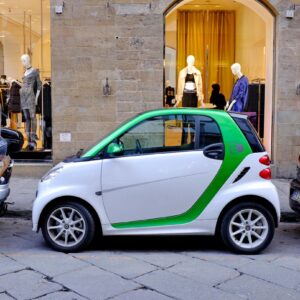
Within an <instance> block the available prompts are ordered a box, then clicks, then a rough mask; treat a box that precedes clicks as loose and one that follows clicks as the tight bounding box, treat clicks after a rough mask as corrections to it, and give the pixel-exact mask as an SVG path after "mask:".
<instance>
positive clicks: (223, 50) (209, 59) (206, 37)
mask: <svg viewBox="0 0 300 300" xmlns="http://www.w3.org/2000/svg"><path fill="white" fill-rule="evenodd" d="M177 28H178V29H177V75H178V73H179V71H180V70H181V69H183V68H184V67H185V66H186V57H187V56H188V55H194V56H195V59H196V62H195V66H196V68H198V69H199V70H200V71H201V73H202V82H203V94H204V96H205V101H206V102H208V101H209V97H210V92H211V85H212V84H213V83H219V84H220V86H221V92H222V93H223V94H224V95H225V97H226V99H228V98H229V97H230V94H231V89H232V84H233V76H232V73H231V70H230V66H231V65H232V64H233V63H234V59H235V12H233V11H208V10H205V11H203V10H201V11H179V12H178V19H177Z"/></svg>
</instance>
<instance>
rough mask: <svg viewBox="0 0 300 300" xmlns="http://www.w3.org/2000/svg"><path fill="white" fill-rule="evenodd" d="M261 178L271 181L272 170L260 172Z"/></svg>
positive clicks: (267, 169)
mask: <svg viewBox="0 0 300 300" xmlns="http://www.w3.org/2000/svg"><path fill="white" fill-rule="evenodd" d="M259 176H260V177H261V178H263V179H271V178H272V172H271V168H266V169H263V170H262V171H260V172H259Z"/></svg>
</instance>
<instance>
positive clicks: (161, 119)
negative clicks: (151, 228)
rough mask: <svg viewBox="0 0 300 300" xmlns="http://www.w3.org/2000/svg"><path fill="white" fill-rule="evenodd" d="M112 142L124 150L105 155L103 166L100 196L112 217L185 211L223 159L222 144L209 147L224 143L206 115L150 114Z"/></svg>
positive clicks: (123, 218)
mask: <svg viewBox="0 0 300 300" xmlns="http://www.w3.org/2000/svg"><path fill="white" fill-rule="evenodd" d="M201 132H202V135H201ZM115 142H118V143H121V144H122V145H123V148H124V151H123V153H122V154H120V155H119V156H109V155H107V157H106V158H104V160H103V166H102V194H103V201H104V205H105V209H106V213H107V216H108V218H109V220H110V222H111V223H120V222H130V221H137V220H139V221H140V220H150V219H157V218H164V217H168V216H175V215H179V214H182V213H184V212H186V211H187V210H188V209H189V208H190V207H191V206H192V205H193V204H194V203H195V202H196V201H197V199H198V198H199V197H200V196H201V194H202V193H203V192H204V191H205V189H206V188H207V187H208V185H209V184H210V183H211V181H212V179H213V178H214V177H215V175H216V174H217V172H218V170H219V168H220V166H221V163H222V153H221V156H220V153H219V154H218V150H220V149H219V148H218V147H217V148H218V149H217V150H216V149H214V148H212V150H209V146H210V145H212V146H213V145H219V144H220V143H221V144H222V136H221V133H220V131H219V129H218V126H217V124H216V123H215V122H214V121H213V120H212V119H211V118H208V117H205V116H199V115H176V114H174V115H165V116H158V117H154V118H149V119H147V120H144V121H143V122H141V123H139V124H137V125H136V126H134V127H133V128H131V129H129V130H128V131H127V132H126V133H125V134H123V135H122V136H120V137H119V138H118V139H117V140H116V141H115ZM207 146H208V147H207ZM205 147H206V148H208V150H207V151H206V153H205V151H203V150H205V149H206V148H205ZM221 152H222V151H221ZM218 155H219V157H218Z"/></svg>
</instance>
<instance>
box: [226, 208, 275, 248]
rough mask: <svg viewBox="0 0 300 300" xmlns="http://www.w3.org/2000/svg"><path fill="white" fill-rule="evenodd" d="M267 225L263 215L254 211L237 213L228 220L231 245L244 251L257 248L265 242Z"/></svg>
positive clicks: (244, 210)
mask: <svg viewBox="0 0 300 300" xmlns="http://www.w3.org/2000/svg"><path fill="white" fill-rule="evenodd" d="M268 232H269V224H268V221H267V219H266V217H265V216H264V214H263V213H262V212H260V211H258V210H256V209H252V208H249V209H243V210H240V211H238V212H237V213H236V214H234V215H233V217H232V218H231V220H230V223H229V234H230V238H231V239H232V241H233V243H234V244H235V245H237V246H238V247H241V248H244V249H253V248H257V247H259V246H260V245H261V244H262V243H264V242H265V240H266V238H267V236H268Z"/></svg>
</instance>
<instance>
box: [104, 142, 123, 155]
mask: <svg viewBox="0 0 300 300" xmlns="http://www.w3.org/2000/svg"><path fill="white" fill-rule="evenodd" d="M106 152H107V154H110V155H120V154H122V153H123V152H124V146H123V145H122V144H118V143H110V144H109V145H108V147H107V150H106Z"/></svg>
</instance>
